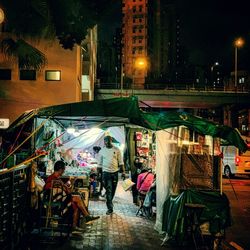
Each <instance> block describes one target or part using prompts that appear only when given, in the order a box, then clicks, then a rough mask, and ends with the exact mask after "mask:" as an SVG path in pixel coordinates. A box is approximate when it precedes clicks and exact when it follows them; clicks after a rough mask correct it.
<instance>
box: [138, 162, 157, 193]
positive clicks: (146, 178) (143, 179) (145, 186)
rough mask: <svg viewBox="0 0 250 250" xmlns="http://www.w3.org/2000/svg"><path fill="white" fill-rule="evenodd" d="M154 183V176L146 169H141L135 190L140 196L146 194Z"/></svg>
mask: <svg viewBox="0 0 250 250" xmlns="http://www.w3.org/2000/svg"><path fill="white" fill-rule="evenodd" d="M153 181H154V174H153V173H152V172H151V170H149V169H148V168H145V167H144V168H143V169H142V171H141V174H139V175H138V178H137V184H136V188H137V190H138V192H139V193H140V194H146V193H147V192H148V190H149V188H150V187H151V185H152V183H153Z"/></svg>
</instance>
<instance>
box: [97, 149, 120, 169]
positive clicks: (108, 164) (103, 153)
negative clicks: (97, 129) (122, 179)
mask: <svg viewBox="0 0 250 250" xmlns="http://www.w3.org/2000/svg"><path fill="white" fill-rule="evenodd" d="M99 155H100V158H99V165H100V167H102V170H103V172H109V173H115V172H117V171H119V165H123V160H122V156H121V152H120V150H119V148H117V147H115V146H113V147H112V148H107V147H103V148H102V149H101V150H100V152H99Z"/></svg>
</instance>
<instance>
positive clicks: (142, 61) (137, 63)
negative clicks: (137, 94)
mask: <svg viewBox="0 0 250 250" xmlns="http://www.w3.org/2000/svg"><path fill="white" fill-rule="evenodd" d="M133 67H134V69H133V82H132V84H133V87H132V94H133V89H134V86H135V71H136V70H137V69H138V70H143V71H145V70H147V68H148V60H147V58H146V57H137V58H135V60H134V64H133Z"/></svg>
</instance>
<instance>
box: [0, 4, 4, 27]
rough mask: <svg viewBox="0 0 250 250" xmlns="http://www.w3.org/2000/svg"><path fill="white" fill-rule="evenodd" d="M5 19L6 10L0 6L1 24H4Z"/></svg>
mask: <svg viewBox="0 0 250 250" xmlns="http://www.w3.org/2000/svg"><path fill="white" fill-rule="evenodd" d="M3 21H4V12H3V10H2V9H1V8H0V24H2V23H3Z"/></svg>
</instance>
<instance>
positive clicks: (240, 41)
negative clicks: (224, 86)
mask: <svg viewBox="0 0 250 250" xmlns="http://www.w3.org/2000/svg"><path fill="white" fill-rule="evenodd" d="M243 45H244V40H243V39H242V38H241V37H240V38H237V39H236V40H235V41H234V47H235V58H234V87H235V88H236V87H237V85H238V84H237V82H238V75H237V73H238V48H241V47H242V46H243Z"/></svg>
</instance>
